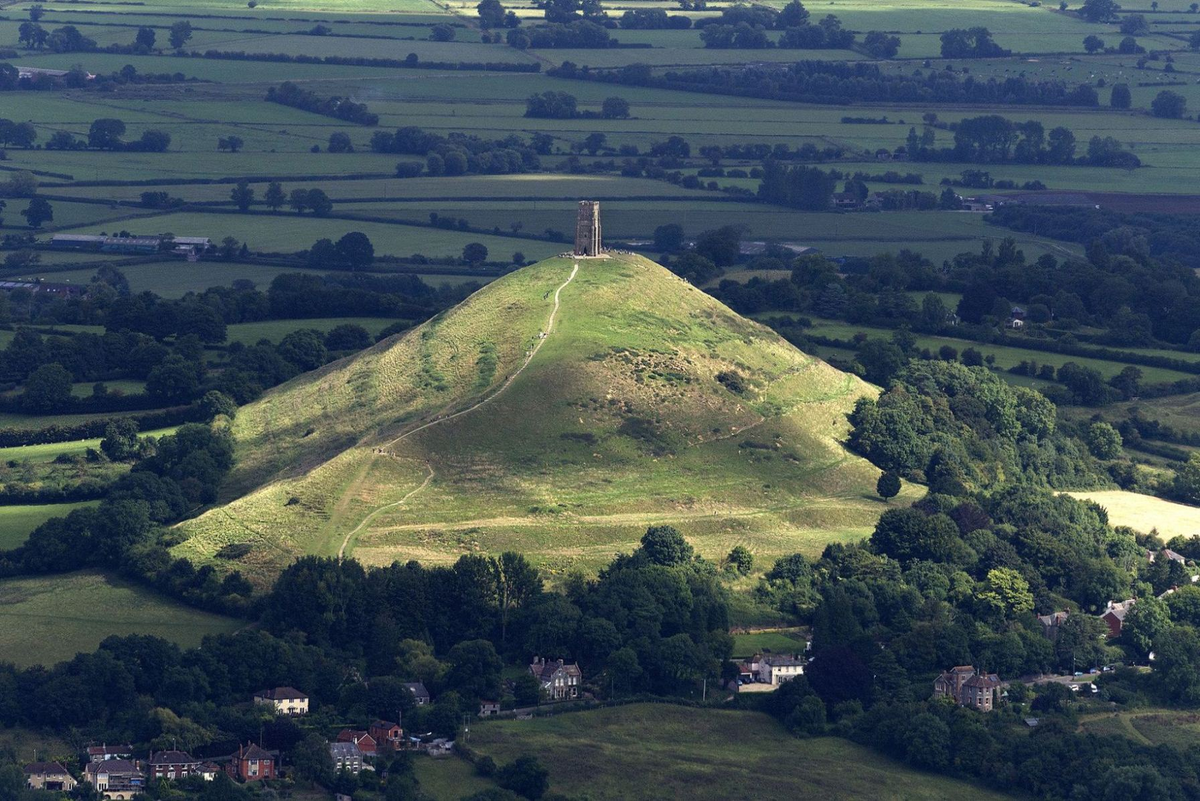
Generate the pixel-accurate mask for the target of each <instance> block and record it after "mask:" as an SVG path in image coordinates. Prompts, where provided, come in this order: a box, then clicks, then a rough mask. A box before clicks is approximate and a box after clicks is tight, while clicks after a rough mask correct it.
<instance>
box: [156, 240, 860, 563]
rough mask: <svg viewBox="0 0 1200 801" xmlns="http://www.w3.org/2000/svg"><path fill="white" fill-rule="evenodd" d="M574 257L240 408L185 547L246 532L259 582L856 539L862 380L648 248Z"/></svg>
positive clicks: (193, 550)
mask: <svg viewBox="0 0 1200 801" xmlns="http://www.w3.org/2000/svg"><path fill="white" fill-rule="evenodd" d="M573 267H574V264H573V262H572V261H571V260H569V259H550V260H547V261H543V262H541V263H539V264H536V265H533V266H531V267H527V268H525V269H523V270H520V271H518V272H515V273H512V274H510V275H508V276H505V277H504V278H502V279H500V280H497V281H495V282H493V283H491V284H489V285H488V286H487V287H485V288H483V289H482V290H480V291H479V292H477V293H476V294H475V295H473V296H472V297H470V298H468V299H467V300H466V301H465V302H463V303H462V304H460V305H459V306H457V307H455V308H454V309H452V310H450V311H448V312H447V313H445V314H443V315H441V316H439V317H437V318H435V319H433V320H430V321H429V322H427V323H425V324H424V325H422V326H420V327H419V328H416V329H414V330H413V331H410V332H407V333H405V334H402V335H399V336H397V337H395V338H392V339H389V340H386V341H384V342H381V343H379V344H378V345H376V346H375V347H374V348H372V349H370V350H368V351H365V352H364V353H362V354H359V355H357V356H355V357H353V358H351V359H348V360H343V361H341V362H337V363H334V364H331V365H328V366H327V367H325V368H324V369H322V370H319V371H316V372H314V373H310V374H307V375H304V376H301V377H299V378H297V379H296V380H294V381H292V382H289V383H288V384H285V385H283V386H281V387H279V388H277V389H276V390H274V391H272V392H270V393H268V394H267V395H266V396H264V397H263V398H262V399H261V400H260V401H258V402H256V403H254V404H251V405H250V406H247V407H245V408H244V409H242V410H241V411H240V413H239V415H238V418H237V421H236V422H235V424H234V433H235V435H236V439H237V443H238V464H237V467H236V468H235V471H234V473H233V475H232V477H231V480H230V482H229V490H228V492H229V495H228V497H227V498H226V499H225V501H226V503H225V505H223V506H221V507H219V508H216V509H213V510H211V511H209V512H208V513H207V514H205V515H203V516H201V517H200V518H198V519H196V520H194V521H190V522H188V523H186V524H185V525H183V526H182V527H181V528H182V533H183V535H184V536H185V537H186V541H184V542H183V543H182V544H181V545H179V546H178V550H179V552H180V553H181V554H183V555H187V556H189V557H191V558H192V559H195V560H198V561H205V560H208V559H211V558H212V557H213V556H214V555H215V554H216V552H217V551H218V550H219V549H220V548H221V547H222V546H224V545H226V544H229V543H235V542H246V543H249V544H250V545H251V546H252V550H251V552H250V553H249V554H248V555H247V556H245V557H243V559H242V563H241V567H242V569H243V570H246V571H247V572H249V573H251V574H253V575H259V576H269V575H271V574H272V573H273V572H274V571H276V570H278V568H279V567H280V566H282V565H284V564H286V563H287V562H289V561H290V560H291V559H293V558H294V557H295V556H297V555H300V554H306V553H315V554H331V555H332V554H338V553H339V552H342V551H343V550H344V551H345V553H353V555H354V556H355V557H357V558H359V559H360V560H362V561H364V562H367V563H373V564H386V563H390V562H391V561H393V560H395V559H402V560H403V559H420V560H421V561H422V562H426V563H438V562H448V561H453V560H454V559H456V558H458V556H459V555H460V554H462V553H467V552H472V551H483V552H497V551H502V550H505V549H517V550H521V551H523V552H525V553H526V554H528V555H529V556H530V558H532V559H533V560H535V561H536V562H538V563H540V564H541V565H542V566H544V567H546V568H547V569H549V570H550V571H551V572H556V571H562V570H566V569H569V568H571V567H573V566H582V567H584V568H592V567H595V566H596V565H599V564H602V563H603V562H605V561H606V560H608V559H609V558H610V557H611V556H612V555H613V554H614V553H615V552H617V551H619V550H622V549H629V548H631V547H632V545H633V544H634V543H635V542H636V540H637V538H638V537H639V536H640V534H641V533H642V531H644V530H645V527H646V525H647V524H648V523H655V522H669V523H673V524H675V525H677V526H679V527H680V528H681V529H682V530H683V531H684V532H685V533H686V534H687V535H688V536H689V538H690V539H691V540H692V541H693V543H694V544H695V545H696V546H697V547H698V548H699V550H700V551H701V552H702V553H704V554H706V555H708V556H718V555H722V554H724V553H725V552H727V551H728V550H729V548H730V547H732V546H733V545H735V544H738V543H741V544H744V545H747V546H748V547H749V548H750V549H751V550H752V551H753V552H755V553H756V554H758V555H759V556H760V557H763V558H772V557H774V556H777V555H780V554H783V553H789V552H794V551H797V550H801V551H805V552H808V553H816V552H819V551H820V549H821V548H822V547H823V546H824V545H825V543H827V542H829V541H831V540H844V539H850V538H857V537H860V536H863V535H864V534H865V533H867V532H868V531H869V529H870V527H871V525H872V524H873V522H874V520H875V518H876V517H877V516H878V514H879V512H880V510H881V509H882V508H883V507H882V505H881V503H880V502H879V501H878V499H876V498H875V497H874V483H875V480H876V478H877V476H878V471H877V470H875V469H874V468H873V467H872V466H871V465H870V464H868V463H867V462H865V461H863V460H861V459H858V458H856V457H854V456H852V455H850V454H848V453H847V452H846V451H845V450H844V449H843V448H842V447H841V445H840V444H839V439H840V438H841V437H843V435H844V434H845V430H846V425H847V424H846V420H845V414H846V412H847V411H849V410H850V408H851V407H852V406H853V404H854V401H855V400H856V399H857V398H858V397H860V396H861V395H864V394H867V393H870V392H873V391H874V390H873V388H871V387H870V386H869V385H867V384H865V383H863V382H861V381H860V380H858V379H857V378H855V377H853V376H850V375H847V374H845V373H841V372H839V371H837V370H835V369H833V368H831V367H829V366H828V365H827V364H825V363H824V362H821V361H820V360H818V359H815V358H813V357H810V356H808V355H806V354H804V353H801V352H800V351H798V350H796V349H795V348H794V347H792V346H791V345H789V344H788V343H787V342H785V341H784V340H782V339H781V338H780V337H779V336H778V335H776V334H775V333H774V332H772V331H770V330H769V329H767V328H765V327H763V326H761V325H759V324H757V323H754V322H751V321H749V320H746V319H744V318H742V317H739V316H738V315H736V314H735V313H733V312H732V311H730V310H729V309H728V308H726V307H725V306H723V305H722V304H720V303H719V302H717V301H715V300H713V299H712V298H710V297H709V296H708V295H706V294H704V293H703V292H701V291H700V290H698V289H696V288H694V287H692V286H690V285H689V284H687V283H686V282H684V281H681V280H679V279H678V278H676V277H675V276H674V275H673V274H671V273H670V272H668V271H667V270H665V269H664V268H662V267H660V266H659V265H657V264H654V263H653V262H650V261H648V260H646V259H643V258H640V257H637V256H616V257H614V258H611V259H607V260H595V261H583V262H580V263H579V269H578V271H577V272H573ZM556 308H557V312H555V309H556ZM552 314H555V315H556V317H555V319H554V322H553V327H552V328H551V329H550V332H549V333H548V335H547V336H546V337H544V338H543V337H541V336H540V334H541V333H542V332H543V331H545V330H546V329H547V327H548V324H549V322H550V318H551V315H552ZM718 376H720V377H721V378H720V379H718Z"/></svg>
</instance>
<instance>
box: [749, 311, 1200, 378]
mask: <svg viewBox="0 0 1200 801" xmlns="http://www.w3.org/2000/svg"><path fill="white" fill-rule="evenodd" d="M762 316H763V317H764V318H769V317H770V316H772V315H770V314H767V315H762ZM809 330H810V331H811V332H812V333H813V334H818V335H821V336H827V337H833V338H836V339H842V340H849V339H852V338H853V337H854V335H855V334H856V333H859V332H863V333H866V334H869V335H873V336H876V337H882V338H887V337H890V336H891V330H890V329H884V328H872V327H871V326H863V325H853V324H851V323H846V322H842V321H840V320H821V319H819V318H813V327H812V328H811V329H809ZM943 345H949V346H950V347H952V348H954V349H955V350H957V351H959V352H960V353H961V352H962V351H963V350H964V349H966V348H974V349H975V350H977V351H979V352H980V353H982V354H983V355H984V356H988V355H991V356H995V358H996V362H995V366H996V367H997V368H999V369H1000V370H1007V369H1008V368H1010V367H1014V366H1016V365H1017V364H1019V363H1020V362H1022V361H1035V362H1037V363H1038V364H1049V365H1053V366H1054V368H1055V369H1057V368H1059V367H1061V366H1062V365H1063V364H1065V363H1066V362H1075V363H1076V364H1078V365H1081V366H1084V367H1092V368H1095V369H1096V370H1099V371H1100V373H1101V374H1102V375H1103V376H1104V377H1105V378H1111V377H1112V376H1114V375H1116V374H1117V373H1119V372H1121V370H1122V369H1124V368H1125V366H1126V365H1125V364H1124V363H1121V362H1114V361H1107V360H1104V359H1095V358H1088V357H1083V356H1069V355H1066V354H1062V353H1049V352H1046V351H1037V350H1026V349H1023V348H1020V347H1013V346H1008V345H991V344H988V343H986V342H974V341H972V340H967V339H955V338H954V337H943V336H927V335H924V334H918V335H917V347H920V348H929V349H930V351H932V352H934V353H936V352H937V350H938V349H939V348H940V347H942V346H943ZM1178 355H1179V356H1180V357H1181V358H1186V355H1185V354H1178ZM1138 369H1139V370H1141V371H1142V373H1143V375H1144V378H1145V380H1146V381H1147V382H1149V383H1155V382H1167V381H1177V380H1179V379H1182V378H1187V377H1188V376H1189V374H1188V373H1184V372H1181V371H1179V370H1169V369H1166V368H1163V367H1145V366H1141V365H1139V366H1138Z"/></svg>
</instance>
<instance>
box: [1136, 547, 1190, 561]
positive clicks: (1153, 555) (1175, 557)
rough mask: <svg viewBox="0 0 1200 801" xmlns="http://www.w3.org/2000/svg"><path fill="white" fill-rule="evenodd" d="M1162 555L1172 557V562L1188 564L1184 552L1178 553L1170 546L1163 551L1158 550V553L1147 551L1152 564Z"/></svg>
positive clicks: (1147, 557)
mask: <svg viewBox="0 0 1200 801" xmlns="http://www.w3.org/2000/svg"><path fill="white" fill-rule="evenodd" d="M1160 556H1162V557H1165V558H1167V559H1170V560H1171V561H1172V562H1178V563H1179V564H1181V565H1186V564H1187V559H1186V558H1184V556H1183V554H1181V553H1176V552H1175V551H1172V550H1171V549H1170V548H1163V549H1162V550H1161V551H1158V552H1157V553H1156V552H1154V551H1147V552H1146V559H1147V560H1149V561H1150V563H1151V564H1153V563H1154V561H1155V560H1156V559H1157V558H1158V557H1160Z"/></svg>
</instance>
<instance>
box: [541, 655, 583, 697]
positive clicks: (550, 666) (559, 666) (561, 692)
mask: <svg viewBox="0 0 1200 801" xmlns="http://www.w3.org/2000/svg"><path fill="white" fill-rule="evenodd" d="M529 672H530V673H532V674H533V677H534V678H535V679H537V680H538V681H539V682H541V685H542V697H543V698H545V699H546V700H547V701H566V700H569V699H572V698H578V697H579V684H580V682H581V681H582V679H583V674H582V673H581V672H580V671H579V665H577V664H571V665H568V664H566V663H565V662H563V660H561V659H559V660H557V661H556V660H553V659H542V658H540V657H536V656H535V657H534V658H533V662H532V663H531V664H530V665H529Z"/></svg>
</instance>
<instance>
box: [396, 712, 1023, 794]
mask: <svg viewBox="0 0 1200 801" xmlns="http://www.w3.org/2000/svg"><path fill="white" fill-rule="evenodd" d="M470 742H471V748H472V749H473V750H475V751H476V752H477V753H479V754H483V755H487V756H490V757H492V758H493V759H494V760H495V761H496V762H497V763H498V764H504V763H505V762H508V761H510V760H512V759H515V758H516V757H518V756H522V755H525V754H537V755H538V758H539V760H540V761H541V763H542V764H543V765H545V766H546V767H547V768H549V770H550V789H551V791H552V792H557V793H563V794H566V795H581V794H585V795H586V796H587V797H588V798H592V799H596V800H597V801H600V800H601V799H620V798H632V797H645V795H646V790H647V784H646V782H647V777H653V787H654V790H653V792H654V794H655V795H658V796H661V797H681V796H687V797H688V798H694V799H698V801H699V800H701V799H714V801H715V799H728V798H734V797H738V796H740V795H742V794H743V793H744V792H745V788H746V787H748V786H751V785H752V786H754V787H755V792H756V793H761V794H762V795H764V796H766V797H798V798H809V797H821V798H829V799H855V798H878V799H882V800H884V801H899V800H900V799H914V800H915V799H926V800H928V801H933V799H947V801H949V799H961V798H973V799H1000V798H1005V797H1006V796H1004V795H1002V794H999V793H995V792H992V791H989V790H986V789H984V788H981V787H977V786H975V785H971V784H967V783H964V782H958V781H954V780H951V779H946V778H944V777H940V776H933V775H928V774H924V773H921V772H919V771H915V770H912V769H911V768H908V767H906V766H904V765H903V764H901V763H899V762H895V761H893V760H890V759H887V758H885V757H881V756H879V755H878V754H873V753H871V752H870V751H867V750H866V749H864V748H862V747H860V746H857V745H854V744H852V743H850V742H849V741H847V740H841V739H837V738H832V737H820V738H816V739H811V740H798V739H796V738H794V737H792V736H791V735H790V734H788V733H787V732H786V731H785V730H784V729H783V727H782V726H780V725H779V723H777V722H776V721H775V720H774V719H772V718H770V717H768V716H766V715H763V714H760V713H756V712H734V711H728V710H714V709H692V708H687V707H678V706H672V705H669V704H634V705H630V706H622V707H613V708H608V709H599V710H594V711H589V712H578V713H570V714H563V715H557V716H554V717H548V718H538V719H535V720H531V721H518V720H505V721H489V722H486V723H480V724H477V725H475V726H474V727H472V730H471V741H470ZM440 770H445V771H446V772H447V773H451V771H453V770H454V769H453V768H446V769H442V768H437V767H434V766H428V767H426V768H424V769H423V771H422V773H421V774H419V775H430V774H436V772H438V771H440ZM431 786H432V787H435V788H436V787H439V786H441V785H439V784H438V783H436V782H433V781H431ZM422 787H423V788H424V783H423V784H422ZM439 797H440V798H454V797H458V796H451V795H444V796H439Z"/></svg>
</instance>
